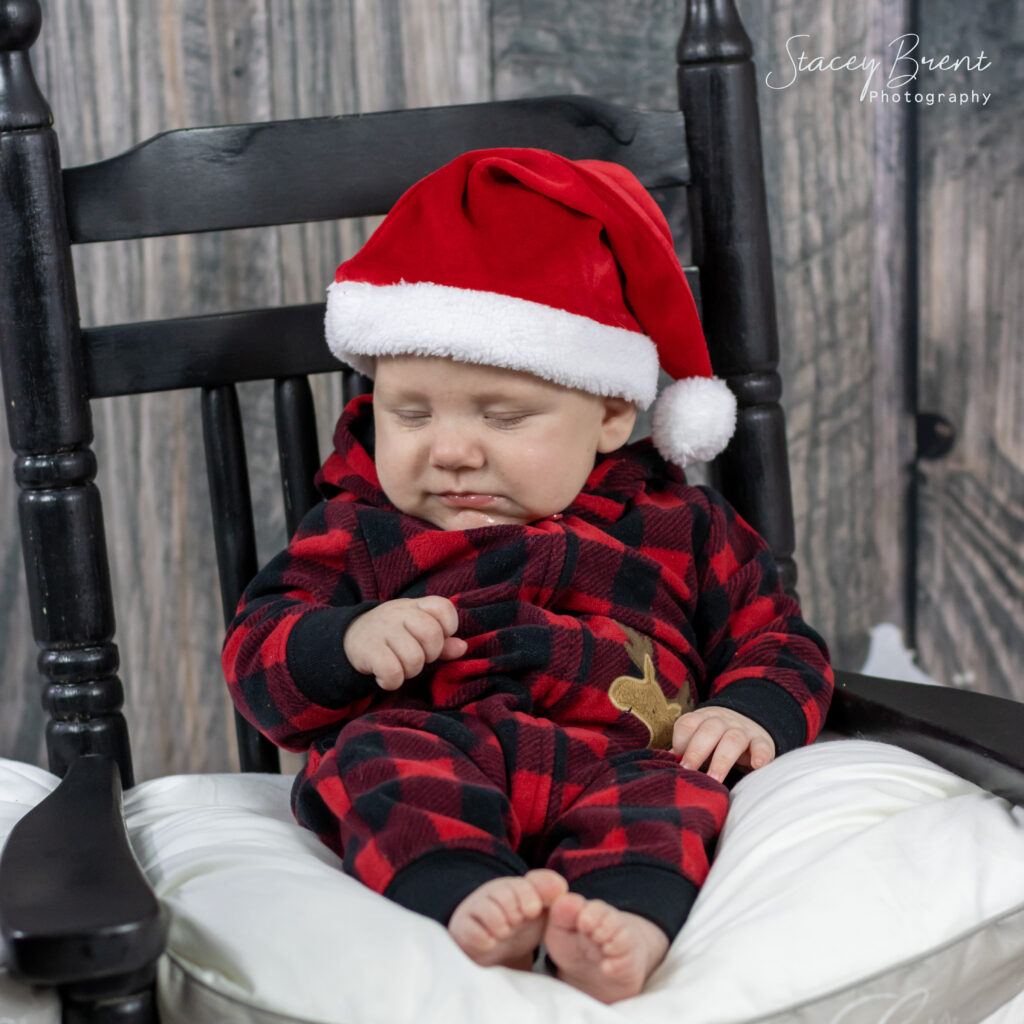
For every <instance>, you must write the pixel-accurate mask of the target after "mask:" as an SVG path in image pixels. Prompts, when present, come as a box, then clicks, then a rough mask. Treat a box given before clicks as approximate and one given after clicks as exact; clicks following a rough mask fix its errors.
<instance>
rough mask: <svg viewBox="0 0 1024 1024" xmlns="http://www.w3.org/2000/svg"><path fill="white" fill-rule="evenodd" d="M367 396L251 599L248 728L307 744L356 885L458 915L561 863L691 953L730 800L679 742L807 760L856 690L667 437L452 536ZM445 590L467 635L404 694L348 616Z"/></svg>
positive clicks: (242, 642) (239, 654)
mask: <svg viewBox="0 0 1024 1024" xmlns="http://www.w3.org/2000/svg"><path fill="white" fill-rule="evenodd" d="M372 432H373V416H372V405H371V402H370V399H369V396H363V397H361V398H358V399H356V400H355V401H354V402H352V403H351V404H350V405H349V407H348V408H347V409H346V411H345V413H344V415H343V416H342V418H341V420H340V421H339V424H338V428H337V431H336V434H335V439H334V440H335V453H334V454H333V455H332V456H331V457H330V458H329V459H328V460H327V462H326V463H325V464H324V467H323V469H322V470H321V472H320V474H319V476H318V478H317V482H318V486H319V488H320V490H321V493H322V494H323V495H324V497H325V500H324V501H323V502H321V503H320V504H319V505H318V506H317V507H316V508H314V509H313V510H312V511H311V512H310V513H309V514H308V515H307V517H306V518H305V520H304V521H303V523H302V525H301V526H300V528H299V530H298V532H297V533H296V535H295V537H294V538H293V540H292V541H291V543H290V544H289V546H288V548H287V549H286V550H285V551H284V552H282V553H281V554H280V555H278V556H277V557H276V558H274V559H273V560H272V561H271V562H270V563H269V564H268V565H267V567H266V568H265V569H264V570H263V571H262V572H260V573H259V575H258V576H257V577H256V578H255V579H254V580H253V582H252V583H251V585H250V586H249V587H248V589H247V590H246V592H245V594H244V596H243V598H242V601H241V604H240V606H239V609H238V613H237V615H236V617H235V620H234V622H233V623H232V625H231V627H230V629H229V631H228V636H227V639H226V642H225V645H224V653H223V665H224V671H225V674H226V677H227V681H228V686H229V688H230V692H231V696H232V698H233V700H234V702H235V704H236V706H237V707H238V708H239V710H240V711H241V713H242V714H243V715H244V716H245V717H246V718H247V719H248V720H249V721H250V722H252V723H253V724H254V725H255V726H256V727H257V728H258V729H259V730H260V731H261V732H263V733H264V734H265V735H266V736H268V737H269V738H270V739H271V740H273V741H274V742H275V743H278V744H280V745H281V746H284V747H287V748H289V749H309V751H310V757H309V762H308V765H307V767H306V769H305V770H304V771H303V772H302V773H301V774H300V776H299V778H298V779H297V780H296V785H295V788H294V791H293V804H294V807H295V811H296V814H297V817H298V818H299V820H300V821H301V822H302V823H303V824H305V825H307V826H308V827H310V828H312V829H314V830H315V831H316V832H317V833H318V834H319V835H320V837H321V838H322V839H323V841H324V842H325V843H327V844H328V845H329V846H331V847H332V848H333V849H335V850H336V851H337V852H338V853H339V854H340V855H341V856H342V857H343V858H344V863H345V867H346V870H348V871H349V872H351V873H352V874H354V875H356V877H359V878H361V879H362V880H363V881H365V882H366V883H367V884H368V885H370V886H372V887H373V888H375V889H377V890H378V891H380V892H384V893H386V894H387V895H389V896H391V897H392V898H394V899H396V900H398V901H399V902H401V903H403V904H404V905H406V906H410V907H412V908H413V909H416V910H419V911H421V912H423V913H428V914H430V915H431V916H433V917H436V918H437V919H439V920H442V921H446V920H447V917H448V915H450V913H451V911H452V910H453V909H454V907H455V906H457V904H458V902H459V901H460V900H461V899H462V898H463V897H464V896H465V895H466V894H468V892H469V891H471V890H472V889H474V888H476V887H477V886H478V885H479V884H482V882H484V881H486V880H487V879H488V878H492V877H496V876H497V875H507V874H510V873H512V874H519V873H522V872H523V871H525V870H526V869H527V868H528V867H535V866H540V865H546V866H550V867H553V868H554V869H555V870H558V871H560V872H561V873H562V874H563V875H565V877H567V878H568V879H569V881H570V887H571V888H573V889H576V890H577V891H580V892H583V893H584V895H587V896H599V897H601V898H604V899H607V900H608V901H609V902H611V903H613V904H614V905H616V906H620V907H622V908H624V909H632V910H634V911H636V912H638V913H641V914H644V916H647V917H649V918H650V919H652V920H655V921H656V922H657V923H659V924H660V925H661V926H662V927H663V928H664V929H665V930H666V932H668V933H669V934H670V935H672V934H674V933H675V931H676V930H678V927H679V926H680V925H681V924H682V920H683V918H685V915H686V912H687V911H688V908H689V905H690V904H691V903H692V900H693V898H694V895H695V893H696V890H697V887H698V886H699V885H700V883H701V882H702V881H703V878H704V876H705V874H706V873H707V869H708V853H709V851H710V849H711V847H712V845H713V843H714V841H715V838H716V836H717V834H718V831H719V829H720V828H721V824H722V821H723V820H724V816H725V811H726V806H727V800H728V797H727V791H726V790H725V789H724V787H722V786H720V785H719V784H718V783H716V782H715V781H714V780H712V779H710V778H709V777H708V776H706V775H704V774H703V773H700V772H691V771H688V770H686V769H683V768H681V766H680V765H679V764H678V761H677V759H676V758H675V757H673V756H672V754H671V753H670V752H669V751H668V750H665V749H652V748H658V747H661V748H663V747H665V746H667V745H668V743H669V741H670V737H671V723H672V721H673V720H674V718H675V717H677V716H678V714H679V713H680V712H683V711H686V710H689V709H690V708H692V707H694V706H696V705H698V704H700V705H706V704H717V705H722V706H725V707H730V708H733V709H734V710H736V711H738V712H741V713H742V714H744V715H747V716H748V717H750V718H752V719H754V720H755V721H757V722H759V723H761V724H762V725H763V726H764V727H765V728H766V729H767V730H768V732H769V733H770V734H771V735H772V737H773V739H774V741H775V746H776V750H777V752H778V753H784V752H785V751H787V750H791V749H793V748H795V747H797V746H800V745H801V744H804V743H809V742H810V741H811V740H813V739H814V737H815V736H816V735H817V733H818V731H819V729H820V727H821V724H822V721H823V719H824V716H825V711H826V709H827V706H828V702H829V699H830V696H831V691H832V673H831V669H830V668H829V664H828V654H827V651H826V648H825V644H824V642H823V641H822V639H821V638H820V637H819V636H818V635H817V634H816V633H815V632H814V631H813V630H812V629H810V628H809V627H808V626H807V625H806V623H804V621H803V620H802V618H801V617H800V611H799V608H798V606H797V604H796V602H795V601H794V600H793V599H792V598H790V597H788V596H786V595H785V594H784V593H783V592H782V590H781V587H780V585H779V581H778V576H777V572H776V569H775V564H774V560H773V558H772V556H771V553H770V552H769V550H768V548H767V546H766V544H765V543H764V541H763V540H762V539H761V538H760V537H759V536H758V534H756V533H755V532H754V531H753V530H752V529H751V528H750V527H749V526H748V525H747V524H746V523H744V522H743V520H742V519H741V518H740V517H739V516H738V515H737V514H736V513H735V511H733V509H732V508H730V506H729V505H728V504H727V503H726V502H725V501H724V500H723V499H722V498H721V497H720V496H719V495H717V494H716V493H715V492H714V491H712V490H710V489H708V488H703V487H691V486H688V485H687V484H686V483H685V481H684V479H683V476H682V474H681V473H680V472H679V471H678V470H676V469H675V468H674V467H672V466H670V465H669V464H667V463H665V462H664V460H662V458H661V457H660V456H659V455H658V454H657V453H656V452H655V450H654V449H653V447H652V446H651V445H650V444H649V443H648V442H640V443H638V444H634V445H631V446H629V447H627V448H624V449H622V450H620V451H619V452H616V453H613V454H611V455H608V456H603V457H600V459H599V461H598V463H597V465H596V467H595V469H594V471H593V472H592V473H591V475H590V477H589V479H588V481H587V484H586V486H585V487H584V490H583V491H582V492H581V493H580V494H579V495H578V496H577V498H576V500H575V501H574V502H573V503H572V504H571V505H570V506H569V507H568V508H566V509H565V510H564V511H563V512H562V513H560V514H559V515H556V516H552V517H549V518H548V519H544V520H541V521H538V522H535V523H531V524H529V525H526V526H522V525H496V526H488V527H483V528H479V529H471V530H466V531H443V530H438V529H437V528H436V527H434V526H432V525H431V524H429V523H426V522H424V521H422V520H419V519H416V518H413V517H411V516H407V515H405V514H403V513H402V512H399V511H398V510H397V509H396V508H395V507H394V506H393V505H392V504H391V503H390V502H389V501H388V499H387V497H386V496H385V495H384V493H383V492H382V491H381V489H380V485H379V482H378V480H377V475H376V471H375V468H374V464H373V457H372V451H373V444H372ZM429 594H441V595H444V596H446V597H448V598H450V599H451V600H452V601H453V602H454V604H455V605H456V607H457V609H458V612H459V630H458V634H457V635H458V636H460V637H462V638H463V639H465V640H466V641H467V642H468V645H469V649H468V651H467V653H466V654H465V655H464V656H463V657H462V658H460V659H458V660H456V661H445V662H436V663H434V664H432V665H428V666H427V667H426V668H425V669H424V671H423V672H422V673H421V674H420V675H419V676H417V677H416V678H414V679H410V680H407V681H406V682H405V683H404V684H403V686H402V687H401V688H400V689H398V690H396V691H393V692H385V691H382V690H380V689H379V688H378V687H377V686H376V684H375V683H374V680H373V678H372V677H370V676H365V675H361V674H360V673H357V672H355V671H354V670H353V668H352V667H351V666H350V665H349V663H348V661H347V659H346V657H345V654H344V650H343V646H342V641H343V636H344V633H345V629H346V627H347V626H348V624H349V623H350V622H351V621H352V620H353V619H354V618H355V617H356V616H358V615H360V614H362V613H363V612H365V611H367V610H368V609H370V608H372V607H374V606H375V605H376V604H378V603H380V602H382V601H387V600H391V599H393V598H399V597H421V596H426V595H429Z"/></svg>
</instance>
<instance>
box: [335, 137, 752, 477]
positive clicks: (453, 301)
mask: <svg viewBox="0 0 1024 1024" xmlns="http://www.w3.org/2000/svg"><path fill="white" fill-rule="evenodd" d="M326 329H327V343H328V345H329V346H330V349H331V351H332V352H333V353H334V354H335V355H336V356H337V357H338V358H339V359H341V360H342V361H343V362H345V363H347V364H348V365H349V366H351V367H353V368H354V369H356V370H358V371H359V372H360V373H363V374H366V375H367V376H371V377H372V376H373V367H374V360H375V358H376V357H377V356H382V355H434V356H445V357H448V358H450V359H455V360H458V361H460V362H467V363H479V364H483V365H487V366H500V367H505V368H508V369H514V370H524V371H526V372H528V373H532V374H534V375H536V376H538V377H543V378H545V379H547V380H551V381H555V382H557V383H559V384H563V385H565V386H566V387H571V388H579V389H581V390H583V391H587V392H590V393H592V394H597V395H603V396H611V395H617V396H620V397H622V398H625V399H628V400H630V401H633V402H636V403H637V404H638V405H639V406H640V407H641V408H644V409H646V408H647V407H648V406H650V404H651V403H652V402H653V401H654V400H655V397H656V395H657V385H658V367H659V365H660V366H661V367H662V368H664V369H665V371H666V372H667V373H668V374H669V375H670V376H672V377H674V378H675V383H673V384H672V385H670V386H669V387H667V388H666V389H665V391H664V392H663V393H662V395H661V397H660V398H658V400H657V405H656V407H655V410H654V420H653V435H654V443H655V445H656V446H657V448H658V450H659V451H660V452H661V453H662V455H664V456H665V458H667V459H668V460H669V461H671V462H674V463H676V464H677V465H680V466H685V465H687V464H689V463H691V462H700V461H704V460H706V459H711V458H713V457H714V456H715V455H717V454H718V453H719V452H720V451H722V449H723V448H725V446H726V444H727V443H728V441H729V438H730V437H731V436H732V434H733V431H734V429H735V425H736V400H735V398H734V397H733V394H732V392H731V391H730V390H729V388H728V387H727V386H726V384H725V382H724V381H722V380H719V379H718V378H716V377H713V376H712V373H711V363H710V360H709V358H708V351H707V345H706V344H705V342H704V335H703V332H702V330H701V326H700V320H699V319H698V317H697V309H696V306H695V305H694V301H693V296H692V295H691V293H690V289H689V287H688V285H687V283H686V278H685V276H684V274H683V271H682V269H681V267H680V265H679V260H678V258H677V257H676V254H675V251H674V249H673V246H672V236H671V233H670V231H669V228H668V225H667V224H666V222H665V218H664V217H663V216H662V214H661V211H660V210H659V209H658V207H657V205H656V204H655V203H654V201H653V200H652V199H651V197H650V196H649V195H648V193H647V190H646V189H645V188H644V187H643V186H642V185H641V184H640V182H639V181H637V179H636V178H635V177H634V176H633V175H632V174H631V173H630V172H629V171H627V170H625V169H624V168H622V167H620V166H618V165H617V164H610V163H605V162H603V161H598V160H568V159H566V158H564V157H561V156H558V155H556V154H554V153H549V152H546V151H544V150H538V149H489V150H478V151H475V152H471V153H465V154H463V155H462V156H460V157H458V158H457V159H455V160H453V161H452V162H451V163H449V164H446V165H445V166H444V167H442V168H440V170H437V171H435V172H434V173H433V174H430V175H428V176H427V177H426V178H424V179H423V180H422V181H420V182H418V183H417V184H415V185H413V187H412V188H410V189H409V190H408V191H407V192H406V193H405V194H404V195H403V196H402V197H401V198H400V199H399V200H398V202H397V203H396V204H395V206H394V207H393V208H392V210H391V212H390V213H389V214H388V215H387V217H386V218H385V219H384V221H383V222H382V223H381V225H380V226H379V227H378V228H377V230H376V231H375V232H374V234H373V235H372V237H371V238H370V239H369V241H367V243H366V244H365V245H364V246H363V248H362V249H361V250H360V251H359V252H358V253H357V254H356V255H355V256H353V257H352V259H350V260H347V261H346V262H345V263H342V265H341V266H340V267H339V268H338V271H337V274H336V275H335V279H334V283H333V284H332V285H331V286H330V288H329V289H328V296H327V318H326Z"/></svg>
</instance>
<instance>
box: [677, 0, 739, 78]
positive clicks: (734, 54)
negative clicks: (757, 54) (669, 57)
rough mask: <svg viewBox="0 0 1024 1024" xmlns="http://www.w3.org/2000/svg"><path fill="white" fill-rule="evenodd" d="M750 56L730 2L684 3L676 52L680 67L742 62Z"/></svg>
mask: <svg viewBox="0 0 1024 1024" xmlns="http://www.w3.org/2000/svg"><path fill="white" fill-rule="evenodd" d="M753 55H754V46H753V44H752V43H751V41H750V36H748V35H747V32H746V29H744V27H743V23H742V21H741V20H740V16H739V12H738V11H737V10H736V4H735V3H734V0H688V2H687V5H686V21H685V22H684V23H683V31H682V34H681V35H680V37H679V47H678V49H677V50H676V58H677V60H678V61H679V63H680V64H708V63H713V62H718V61H742V60H750V59H751V57H753Z"/></svg>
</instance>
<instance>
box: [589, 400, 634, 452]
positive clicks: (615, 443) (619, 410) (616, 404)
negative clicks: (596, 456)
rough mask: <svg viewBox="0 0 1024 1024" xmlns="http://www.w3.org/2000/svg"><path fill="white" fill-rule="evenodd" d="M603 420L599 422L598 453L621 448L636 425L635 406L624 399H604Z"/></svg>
mask: <svg viewBox="0 0 1024 1024" xmlns="http://www.w3.org/2000/svg"><path fill="white" fill-rule="evenodd" d="M602 401H603V402H604V419H603V420H602V421H601V439H600V441H599V443H598V446H597V450H598V451H599V452H613V451H615V450H616V449H617V448H621V447H622V446H623V445H624V444H625V443H626V442H627V441H628V440H629V435H630V434H632V433H633V426H634V424H635V423H636V405H635V404H634V403H633V402H627V401H626V399H624V398H616V397H610V398H604V399H602Z"/></svg>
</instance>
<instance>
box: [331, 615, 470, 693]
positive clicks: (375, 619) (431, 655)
mask: <svg viewBox="0 0 1024 1024" xmlns="http://www.w3.org/2000/svg"><path fill="white" fill-rule="evenodd" d="M458 628H459V613H458V612H457V611H456V610H455V605H453V604H452V603H451V601H449V600H448V598H447V597H436V596H433V597H417V598H408V597H400V598H396V599H395V600H394V601H385V602H384V603H383V604H379V605H377V607H376V608H372V609H370V611H368V612H365V613H364V614H362V615H360V616H359V617H358V618H356V619H353V620H352V622H351V623H350V624H349V627H348V629H347V630H346V631H345V639H344V640H343V641H342V646H343V647H344V649H345V655H346V657H347V658H348V660H349V662H350V663H351V665H352V667H353V668H354V669H355V670H356V671H357V672H363V673H365V674H366V675H372V676H374V677H375V678H376V680H377V685H378V686H379V687H380V688H381V689H382V690H397V689H398V688H399V687H400V686H401V685H402V683H404V682H405V681H406V679H412V677H413V676H416V675H419V674H420V672H422V671H423V666H424V665H427V664H429V663H430V662H432V661H437V660H438V659H439V658H440V659H442V660H446V661H447V660H451V659H452V658H461V657H462V655H463V654H465V653H466V650H467V649H468V647H469V645H468V644H467V643H466V641H465V640H460V639H459V638H458V637H456V636H454V635H453V634H454V633H455V631H456V630H457V629H458Z"/></svg>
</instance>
